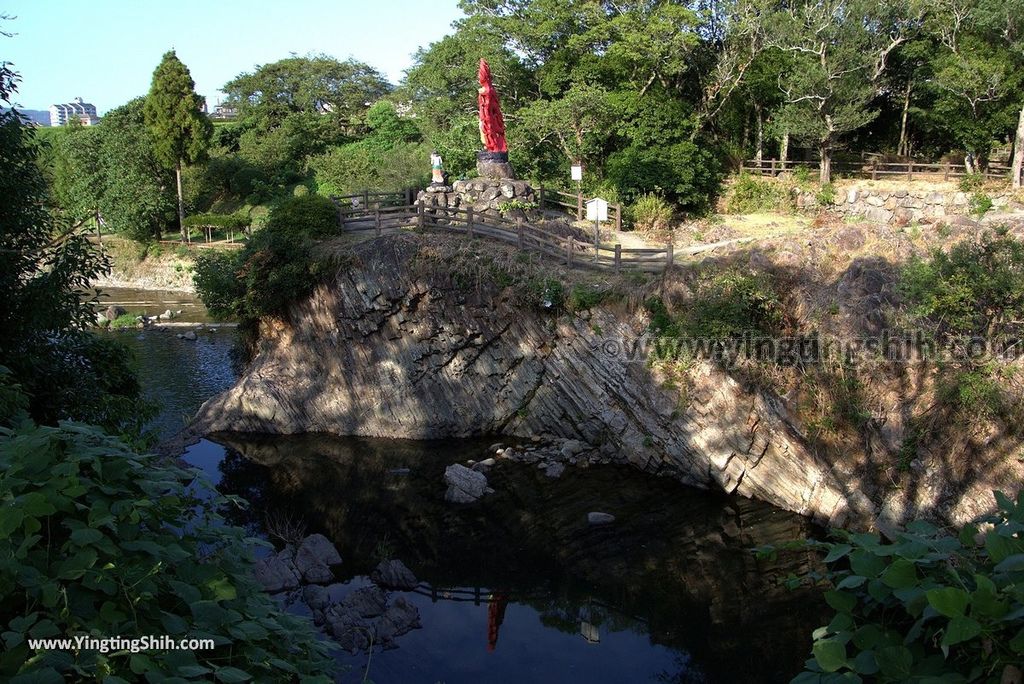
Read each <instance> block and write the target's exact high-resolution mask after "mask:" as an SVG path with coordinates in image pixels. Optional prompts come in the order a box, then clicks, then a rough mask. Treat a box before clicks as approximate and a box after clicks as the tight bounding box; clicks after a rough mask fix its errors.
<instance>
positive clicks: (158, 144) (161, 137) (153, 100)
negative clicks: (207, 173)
mask: <svg viewBox="0 0 1024 684" xmlns="http://www.w3.org/2000/svg"><path fill="white" fill-rule="evenodd" d="M202 104H203V98H202V97H200V96H199V95H197V94H196V92H195V82H194V81H193V80H192V76H191V75H190V74H189V72H188V67H186V66H185V65H184V64H182V63H181V60H179V59H178V56H177V55H176V54H174V50H171V51H170V52H167V53H166V54H164V56H163V59H162V60H161V61H160V64H159V66H157V68H156V71H154V72H153V83H152V85H151V86H150V89H149V94H148V95H147V96H146V103H145V108H144V112H145V117H146V125H147V126H148V127H149V129H150V130H151V131H152V133H153V141H154V145H155V151H156V154H157V157H158V158H159V159H160V160H161V161H162V162H163V163H165V164H166V165H167V166H168V167H171V168H173V169H174V173H175V177H176V179H177V185H178V223H179V225H180V227H181V238H182V240H186V239H188V234H187V230H186V228H185V199H184V194H183V193H182V190H181V167H182V165H183V164H192V163H195V162H197V161H199V160H200V159H202V158H203V156H204V155H205V154H206V151H207V149H208V148H209V146H210V138H211V136H212V135H213V124H211V123H210V119H209V118H208V117H207V116H206V115H205V114H204V113H203V112H202Z"/></svg>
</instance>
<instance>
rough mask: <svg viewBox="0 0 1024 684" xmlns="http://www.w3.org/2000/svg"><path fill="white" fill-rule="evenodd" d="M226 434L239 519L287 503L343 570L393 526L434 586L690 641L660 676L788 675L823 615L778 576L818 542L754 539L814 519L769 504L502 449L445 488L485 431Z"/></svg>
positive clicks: (783, 534) (788, 535)
mask: <svg viewBox="0 0 1024 684" xmlns="http://www.w3.org/2000/svg"><path fill="white" fill-rule="evenodd" d="M218 440H219V441H223V442H225V443H228V444H229V445H231V446H232V447H234V449H235V451H229V455H228V457H226V458H225V462H224V464H223V465H222V471H223V473H224V477H223V479H222V482H221V488H222V490H223V491H225V492H226V493H233V494H240V495H242V496H245V497H246V498H247V499H249V500H250V501H251V502H252V503H253V506H252V510H250V511H248V512H242V513H237V514H236V515H237V516H240V518H236V519H241V518H244V519H245V522H247V523H249V524H258V521H259V520H260V516H262V515H265V514H266V513H267V512H270V511H282V510H283V511H290V512H292V513H294V514H297V515H301V516H302V518H303V519H304V520H305V521H306V523H307V529H308V531H309V532H317V531H319V532H323V533H324V534H326V535H327V536H328V537H330V538H331V539H332V540H333V541H334V542H335V544H336V545H337V546H338V549H339V551H340V552H341V554H342V557H343V558H344V559H345V564H344V566H343V571H344V573H345V574H349V575H356V574H368V573H369V570H370V569H371V568H372V567H373V566H374V565H375V564H376V563H377V562H378V561H379V560H381V559H380V558H379V554H380V552H379V547H380V546H381V544H382V543H383V542H385V541H386V542H387V544H388V545H390V547H391V551H392V553H393V554H394V556H395V557H398V558H400V559H402V560H403V561H404V562H405V563H406V564H407V565H409V567H410V568H412V569H413V571H414V572H415V573H416V574H417V576H418V577H419V578H420V579H421V580H422V581H425V582H427V583H429V584H430V585H432V586H434V587H438V588H440V587H488V588H489V590H494V591H500V592H503V593H505V594H507V595H508V596H509V598H510V600H511V601H513V602H516V603H523V604H525V605H529V606H531V607H533V608H534V609H535V610H537V612H538V613H539V615H540V619H541V621H542V622H543V624H545V625H547V626H548V627H551V628H553V629H557V630H559V631H563V632H567V633H573V634H577V633H579V631H580V624H581V620H583V619H584V617H585V618H586V620H587V621H588V622H589V623H590V624H594V625H600V626H601V628H602V629H603V630H611V631H624V630H629V631H633V632H636V633H640V634H648V636H649V638H650V640H651V642H652V643H656V644H661V645H664V646H667V647H671V648H674V649H677V650H679V651H681V652H688V653H690V654H693V658H694V661H695V662H697V663H699V664H700V666H699V668H698V667H696V666H694V665H693V664H692V663H690V664H689V665H687V667H686V668H681V669H680V673H677V674H676V675H667V676H668V677H669V678H668V679H666V681H690V680H688V679H686V677H689V676H690V675H689V674H687V673H692V672H693V671H695V669H697V670H701V671H704V672H707V673H708V675H709V676H710V677H711V678H712V679H720V678H725V679H727V680H728V681H772V680H780V679H781V680H785V679H788V677H789V676H791V675H792V674H793V672H796V671H798V670H799V667H800V664H801V663H802V661H803V659H804V657H805V655H806V652H807V646H808V644H807V639H808V635H809V633H810V631H811V630H812V629H813V628H814V627H816V626H818V624H819V614H820V609H819V605H820V604H819V601H818V599H817V598H816V597H815V596H814V595H811V594H808V593H807V592H803V593H795V592H788V591H786V590H784V589H782V588H781V587H780V586H779V585H778V582H777V580H778V579H781V578H783V577H785V576H787V575H789V574H799V573H801V572H802V571H804V570H806V569H807V567H808V564H809V562H810V560H809V557H808V556H807V555H806V554H803V553H796V552H793V553H788V554H787V553H782V554H780V555H779V557H778V558H777V559H776V560H773V561H768V560H764V559H758V558H756V557H755V556H754V554H752V553H751V552H750V551H749V549H750V548H752V547H754V546H758V545H762V544H766V543H778V542H781V541H785V540H789V539H794V538H799V537H802V536H806V535H807V534H808V533H809V528H808V525H807V523H806V521H804V520H803V519H801V518H799V517H797V516H794V515H790V514H788V513H784V512H781V511H778V510H775V509H772V508H770V507H768V506H766V505H763V504H759V503H756V502H753V501H749V500H743V499H734V498H725V497H722V496H717V495H711V494H706V493H700V492H694V491H690V490H686V489H685V488H683V487H682V486H680V485H678V484H677V483H674V482H671V481H668V480H663V479H656V478H651V477H648V476H645V475H642V474H640V473H638V472H636V471H634V470H631V469H619V468H615V467H606V468H593V469H590V470H584V471H570V472H569V473H567V474H566V475H565V476H563V477H562V478H561V479H557V480H550V479H548V478H546V477H544V476H543V475H542V474H540V473H539V472H538V471H537V470H536V469H535V468H530V467H528V466H522V465H516V464H501V465H499V466H498V467H497V468H495V469H494V470H493V471H492V472H491V473H490V475H489V479H490V481H491V483H492V486H493V487H494V488H495V490H496V492H495V493H494V494H492V495H489V496H487V497H486V498H485V499H483V500H482V501H481V502H480V503H479V504H477V505H474V506H468V507H458V506H452V505H450V504H447V503H445V502H444V499H443V496H444V490H445V486H444V484H443V472H444V468H445V466H447V465H448V464H450V463H452V462H454V461H459V460H464V459H465V458H473V457H475V458H480V452H481V451H482V449H483V446H482V445H480V444H475V445H474V444H461V443H460V444H443V443H440V444H423V443H415V442H389V441H381V440H352V439H349V440H339V439H333V438H327V437H323V436H313V435H306V436H302V437H289V438H262V439H252V438H246V439H240V438H237V437H233V436H219V437H218ZM243 454H244V457H243V456H242V455H243ZM397 468H409V469H410V472H409V473H408V474H402V475H399V474H396V473H394V470H395V469H397ZM590 510H607V511H609V512H613V513H614V514H615V515H616V516H617V521H616V523H614V524H612V525H605V526H599V527H589V526H587V524H586V522H585V520H586V513H587V512H588V511H590ZM766 663H775V664H777V666H778V668H779V671H778V672H772V670H771V667H770V666H766Z"/></svg>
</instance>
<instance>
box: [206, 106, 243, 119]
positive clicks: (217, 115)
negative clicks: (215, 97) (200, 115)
mask: <svg viewBox="0 0 1024 684" xmlns="http://www.w3.org/2000/svg"><path fill="white" fill-rule="evenodd" d="M210 118H211V119H221V120H227V119H237V118H238V107H235V106H233V105H226V104H219V105H217V106H216V107H214V109H213V114H210Z"/></svg>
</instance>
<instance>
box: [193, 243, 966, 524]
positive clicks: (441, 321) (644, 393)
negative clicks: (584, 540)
mask: <svg viewBox="0 0 1024 684" xmlns="http://www.w3.org/2000/svg"><path fill="white" fill-rule="evenodd" d="M429 249H431V246H430V244H429V242H428V241H427V239H426V238H420V237H417V236H413V235H405V234H403V235H396V236H389V237H385V238H380V239H377V240H375V241H370V242H367V243H363V244H361V245H358V246H357V247H356V248H355V252H356V253H355V257H356V260H357V261H358V262H360V263H361V264H362V265H361V266H360V267H357V268H353V269H350V270H346V271H342V272H339V273H338V274H337V276H336V277H335V278H334V279H333V280H332V281H331V282H329V283H326V284H324V285H322V286H320V287H319V288H318V289H317V290H316V291H315V292H314V293H313V294H312V295H311V296H310V297H308V298H307V299H305V300H303V301H300V302H296V303H295V304H294V305H293V306H292V308H291V310H290V312H289V318H290V323H288V324H279V325H270V324H267V323H265V324H264V326H263V330H262V334H261V340H260V342H259V346H258V350H257V353H256V355H255V357H254V358H253V360H252V361H251V363H250V365H249V367H248V370H247V371H246V373H245V375H244V376H243V377H242V378H241V379H240V380H239V381H238V383H237V384H236V385H235V386H234V387H233V388H232V389H230V390H228V391H227V392H224V393H223V394H221V395H219V396H217V397H215V398H213V399H211V400H210V401H208V402H207V403H206V404H205V405H204V406H203V407H202V409H201V410H200V412H199V415H198V416H197V418H196V420H195V421H194V423H193V426H192V428H191V429H192V430H193V432H194V433H196V434H205V433H210V432H262V433H280V434H295V433H304V432H328V433H333V434H338V435H362V436H375V437H390V438H413V439H430V438H442V437H468V436H477V435H488V434H495V435H509V436H520V437H525V436H532V435H545V436H547V437H551V438H561V439H562V440H571V441H568V442H563V443H564V444H566V446H565V449H566V451H567V453H570V454H571V453H575V452H577V451H579V450H581V449H583V448H587V449H595V450H597V453H599V454H602V455H604V456H605V457H607V458H608V459H609V460H611V461H616V462H626V463H630V464H632V465H635V466H636V467H638V468H641V469H642V470H644V471H647V472H650V473H654V474H658V475H664V476H669V477H673V478H676V479H678V480H680V481H682V482H684V483H686V484H689V485H693V486H696V487H702V488H720V489H722V490H724V491H726V492H735V493H738V494H741V495H744V496H748V497H753V498H757V499H760V500H764V501H768V502H770V503H772V504H775V505H777V506H779V507H782V508H785V509H788V510H791V511H795V512H798V513H801V514H805V515H809V516H812V517H814V518H815V519H817V520H820V521H823V522H829V523H830V524H835V525H843V524H851V525H870V524H873V523H875V521H876V518H877V516H878V514H879V512H880V511H881V510H882V509H883V504H884V503H885V501H884V499H885V497H886V496H889V495H891V494H892V492H881V493H877V492H876V491H873V490H874V488H873V487H870V486H868V485H866V484H865V483H864V481H863V480H862V479H861V476H860V475H858V474H857V473H855V472H853V469H852V468H850V467H847V466H844V464H843V463H841V462H836V461H835V459H832V458H827V457H825V456H823V455H820V454H819V453H817V452H816V451H815V450H814V449H812V448H811V447H810V446H809V444H808V442H807V440H806V438H805V430H804V428H803V427H802V426H801V425H800V423H799V421H798V420H797V419H796V417H795V416H794V415H793V414H791V412H790V411H789V409H788V408H787V405H786V403H785V402H784V401H783V400H782V399H781V398H780V397H778V396H776V395H774V394H772V393H770V392H767V391H764V390H761V389H758V388H756V387H754V386H751V385H750V384H743V383H741V382H740V381H739V380H737V379H736V378H735V377H733V376H732V375H730V374H729V373H727V372H726V371H724V370H722V369H721V368H720V367H719V366H717V365H715V364H714V363H712V362H695V363H694V364H693V365H692V367H691V370H690V371H689V383H690V386H689V389H688V393H687V396H686V401H685V402H684V401H682V400H681V397H680V394H679V392H678V391H677V390H673V389H671V388H669V387H663V386H662V384H661V383H659V382H657V381H656V379H655V378H654V377H653V375H652V371H651V370H650V369H649V368H648V367H647V365H646V364H645V363H644V362H643V360H642V359H634V355H635V354H636V353H637V351H638V347H639V342H638V341H637V340H639V339H640V338H641V336H642V335H643V333H644V331H645V330H646V327H647V320H646V317H645V316H646V314H643V313H642V312H634V313H630V312H629V311H627V310H624V309H612V308H597V309H594V310H593V311H592V312H589V313H587V314H585V315H583V316H578V315H569V314H562V315H557V314H554V313H552V312H548V311H544V310H542V308H533V307H532V306H530V305H525V304H523V303H522V301H521V298H517V297H516V296H513V295H512V294H510V293H508V292H506V291H504V290H502V289H501V288H499V287H498V286H496V285H493V284H488V283H487V282H486V281H484V280H481V281H480V282H476V283H473V284H471V285H469V286H467V285H466V284H465V282H463V281H462V280H461V279H459V278H453V277H452V275H451V273H449V272H448V271H447V270H446V269H445V268H443V267H439V266H438V263H440V264H444V259H436V260H435V261H434V262H433V263H432V265H431V266H430V267H424V266H423V264H422V262H421V261H419V255H420V252H421V250H429ZM466 471H467V473H473V475H479V476H480V477H481V478H483V475H482V474H481V473H477V472H475V471H473V470H469V469H466ZM551 474H552V475H555V473H551ZM484 481H486V479H484ZM449 484H451V483H449ZM934 494H935V493H934V492H931V491H930V490H928V491H924V490H922V492H921V494H920V495H921V496H923V497H925V498H924V499H922V501H927V502H928V505H929V506H931V507H933V508H937V507H938V506H939V503H938V501H937V500H936V497H935V496H934ZM967 496H968V495H964V497H963V498H964V499H966V498H967ZM928 497H931V498H928ZM942 506H943V507H944V508H945V510H946V511H947V512H948V511H951V510H953V509H956V510H957V511H958V516H959V517H961V518H963V517H966V516H967V515H969V514H971V513H972V512H978V511H974V510H973V509H972V508H971V506H967V507H966V508H965V507H964V506H963V505H962V501H946V502H943V503H942ZM958 506H959V508H957V507H958ZM983 506H984V504H983V503H979V507H983ZM890 510H892V509H891V507H890ZM899 510H900V511H901V513H900V515H899V516H898V517H899V518H906V517H909V516H913V515H921V514H922V513H926V514H927V513H935V512H936V511H934V510H929V511H922V510H921V509H920V508H915V506H914V504H913V502H910V503H909V504H908V505H906V506H903V507H901V508H900V509H899ZM935 517H940V518H941V517H942V514H941V513H940V514H938V515H936V516H935ZM889 522H902V520H900V519H896V520H892V521H889Z"/></svg>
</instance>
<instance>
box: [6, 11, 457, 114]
mask: <svg viewBox="0 0 1024 684" xmlns="http://www.w3.org/2000/svg"><path fill="white" fill-rule="evenodd" d="M0 15H7V16H13V17H15V19H14V20H11V21H4V22H2V23H0V30H3V31H5V32H7V33H14V34H15V35H14V36H13V37H11V38H5V37H3V36H0V61H7V62H12V63H13V64H14V67H13V69H14V70H15V71H16V72H18V73H20V74H21V78H22V80H21V83H20V84H19V86H18V93H17V95H16V96H15V97H14V101H15V103H16V104H17V105H18V106H19V107H21V108H22V109H43V110H45V109H47V108H49V106H50V105H51V104H56V103H63V102H70V101H71V100H72V99H73V98H75V97H81V98H82V99H84V100H85V101H86V102H91V103H92V104H94V105H96V107H97V109H98V110H99V112H100V114H101V115H102V114H103V113H104V112H106V111H108V110H110V109H113V108H114V107H117V106H119V105H122V104H124V103H125V102H127V101H128V100H130V99H132V98H134V97H139V96H142V95H145V94H146V92H147V91H148V90H149V84H150V80H151V79H152V76H153V70H154V69H155V68H156V66H157V64H158V63H159V62H160V58H161V56H162V55H163V54H164V52H166V51H167V50H170V49H171V48H173V49H174V50H175V51H176V52H177V54H178V58H179V59H181V61H183V62H184V63H185V64H186V65H187V66H188V67H189V70H190V71H191V72H192V79H193V80H194V81H195V82H196V92H197V93H199V94H200V95H205V96H206V98H207V103H208V105H209V107H210V109H213V107H214V106H215V105H216V104H217V102H218V98H222V97H223V95H222V93H220V92H219V89H220V87H221V86H223V85H224V83H226V82H227V81H229V80H231V79H232V78H234V77H235V76H237V75H238V74H240V73H242V72H244V71H252V70H253V68H254V67H255V66H256V65H258V64H266V63H269V62H274V61H277V60H279V59H284V58H285V57H288V56H289V55H290V54H291V53H295V54H297V55H299V56H304V55H306V54H309V53H324V54H327V55H330V56H332V57H337V58H338V59H347V58H349V57H353V58H355V59H357V60H360V61H363V62H366V63H367V64H369V65H370V66H373V67H375V68H376V69H378V70H379V71H381V72H382V73H383V74H384V75H385V76H386V77H388V78H389V79H390V80H391V81H392V82H393V83H397V82H398V81H399V80H400V79H401V78H402V74H403V72H404V70H405V69H407V68H408V67H409V66H411V64H412V54H413V53H414V52H415V51H416V50H417V49H418V48H419V47H425V46H427V45H429V44H430V43H432V42H434V41H436V40H439V39H440V38H442V37H443V36H444V35H446V34H448V33H450V32H451V31H452V28H451V24H452V22H453V21H455V20H456V19H459V18H461V17H462V16H463V15H462V12H461V11H460V10H459V9H458V3H457V0H334V1H333V2H332V1H331V0H299V1H298V2H294V3H292V2H287V1H286V0H277V1H274V2H267V1H266V0H249V1H248V2H243V1H240V0H174V1H173V2H167V1H166V0H164V1H158V2H152V1H151V0H90V1H89V2H82V1H81V0H78V1H70V0H0Z"/></svg>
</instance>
